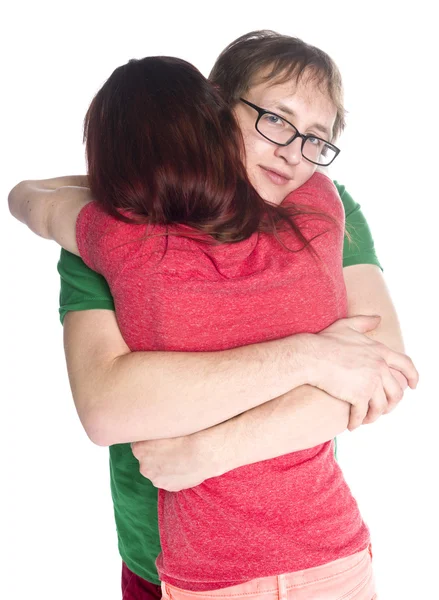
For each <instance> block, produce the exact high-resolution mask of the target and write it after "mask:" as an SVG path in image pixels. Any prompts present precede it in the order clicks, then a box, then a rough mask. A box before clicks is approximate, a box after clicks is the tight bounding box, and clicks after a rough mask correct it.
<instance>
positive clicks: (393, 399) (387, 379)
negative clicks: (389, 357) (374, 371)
mask: <svg viewBox="0 0 439 600" xmlns="http://www.w3.org/2000/svg"><path fill="white" fill-rule="evenodd" d="M394 372H395V373H398V374H399V377H400V378H401V379H402V380H403V381H406V379H405V377H404V376H403V375H401V373H399V371H394ZM382 377H383V386H384V391H385V394H386V397H387V407H386V409H385V411H384V413H385V414H387V413H389V412H391V411H392V410H393V409H394V408H395V407H396V406H397V404H398V403H399V402H400V401H401V400H402V398H403V396H404V389H403V388H402V387H401V385H400V383H399V381H398V379H397V378H395V377H394V376H393V375H392V373H391V371H390V369H387V372H386V373H384V374H383V376H382Z"/></svg>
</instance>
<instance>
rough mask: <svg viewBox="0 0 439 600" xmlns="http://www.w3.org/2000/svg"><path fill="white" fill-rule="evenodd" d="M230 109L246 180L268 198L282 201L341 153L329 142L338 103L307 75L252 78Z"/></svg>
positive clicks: (278, 202) (270, 200) (276, 202)
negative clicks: (240, 143)
mask: <svg viewBox="0 0 439 600" xmlns="http://www.w3.org/2000/svg"><path fill="white" fill-rule="evenodd" d="M234 110H235V115H236V117H237V119H238V122H239V125H240V127H241V130H242V133H243V137H244V143H245V151H246V157H245V159H246V167H247V172H248V174H249V177H250V180H251V182H252V184H253V185H254V186H255V188H256V189H257V190H258V192H259V194H260V195H261V196H262V197H263V198H264V199H265V200H267V201H269V202H272V203H274V204H280V203H281V202H282V200H283V199H284V198H285V197H286V196H287V195H288V194H289V193H290V192H292V191H294V190H295V189H297V188H298V187H300V186H301V185H302V184H304V183H305V181H307V180H308V179H309V178H310V177H311V175H312V174H313V173H314V172H315V170H316V169H317V167H318V166H319V165H321V166H327V165H329V164H330V163H331V162H332V161H333V160H334V159H335V158H336V156H337V154H338V152H339V150H338V148H337V147H336V146H334V145H333V143H332V142H331V138H332V128H333V126H334V122H335V118H336V114H337V111H336V107H335V106H334V104H333V103H332V101H331V99H330V98H329V96H327V95H326V94H325V93H324V92H323V91H322V90H320V89H319V87H318V86H317V85H316V84H315V83H313V82H312V80H311V79H309V78H306V77H303V78H302V80H301V81H300V82H299V83H298V84H296V82H293V81H289V82H287V83H281V84H273V83H270V82H268V83H267V82H262V83H256V85H254V86H252V87H251V88H250V89H249V90H248V91H247V92H246V94H245V95H244V96H243V97H242V100H240V101H239V102H238V104H237V105H236V106H235V109H234Z"/></svg>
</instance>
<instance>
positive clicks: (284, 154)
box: [274, 137, 302, 165]
mask: <svg viewBox="0 0 439 600" xmlns="http://www.w3.org/2000/svg"><path fill="white" fill-rule="evenodd" d="M274 154H275V156H277V157H279V158H283V159H284V160H285V162H287V163H288V164H289V165H298V164H299V163H300V161H301V160H302V140H301V138H300V137H297V138H296V139H295V140H294V141H293V142H291V144H288V146H277V147H276V150H275V151H274Z"/></svg>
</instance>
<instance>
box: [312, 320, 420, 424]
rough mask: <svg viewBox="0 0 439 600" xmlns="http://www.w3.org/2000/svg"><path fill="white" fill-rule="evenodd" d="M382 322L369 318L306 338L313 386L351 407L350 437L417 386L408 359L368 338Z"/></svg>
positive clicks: (344, 322)
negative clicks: (405, 390)
mask: <svg viewBox="0 0 439 600" xmlns="http://www.w3.org/2000/svg"><path fill="white" fill-rule="evenodd" d="M379 321H380V317H371V316H357V317H350V318H347V319H340V320H339V321H336V322H335V323H333V324H332V325H331V326H330V327H328V328H326V329H324V330H323V331H321V332H320V333H319V334H317V335H314V336H312V339H311V340H309V337H308V340H309V341H308V343H309V344H310V346H309V347H308V352H307V355H308V363H309V365H311V371H310V372H309V373H308V379H309V384H310V385H314V386H315V387H318V388H320V389H322V390H324V391H326V392H327V393H328V394H331V396H334V397H336V398H339V399H341V400H344V401H346V402H349V403H350V404H352V409H351V416H350V421H349V426H348V429H349V430H351V431H352V430H353V429H355V428H356V427H358V426H359V425H361V424H362V423H363V422H367V423H372V422H373V421H375V420H376V419H377V418H378V417H379V416H380V415H382V414H384V413H386V412H389V411H390V410H392V409H393V408H394V407H395V406H396V404H397V403H398V402H399V401H400V400H401V398H402V396H403V388H404V386H405V382H407V383H408V385H409V386H410V387H411V388H413V389H414V388H415V387H416V385H417V383H418V373H417V371H416V368H415V366H414V365H413V362H412V361H411V359H410V358H409V357H408V356H406V355H405V354H402V353H399V352H395V351H393V350H391V349H390V348H388V347H387V346H386V345H384V344H382V343H380V342H377V341H375V340H373V339H371V338H369V337H367V336H366V335H365V333H367V332H368V331H372V330H373V329H375V328H376V327H377V326H378V324H379ZM313 358H314V361H313V360H312V359H313ZM391 369H393V372H392V370H391ZM396 373H398V375H396ZM366 415H367V416H366ZM365 419H366V421H365Z"/></svg>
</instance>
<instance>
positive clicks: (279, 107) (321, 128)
mask: <svg viewBox="0 0 439 600" xmlns="http://www.w3.org/2000/svg"><path fill="white" fill-rule="evenodd" d="M274 108H275V109H276V110H280V111H282V112H284V113H286V114H287V115H288V116H289V117H293V119H294V118H295V117H296V113H295V112H294V111H293V110H291V108H288V106H285V104H282V103H281V102H278V103H277V104H276V105H275V106H274ZM309 129H317V130H318V131H320V133H322V134H323V135H326V136H327V138H328V139H330V138H331V135H332V134H331V132H330V131H329V130H328V129H327V128H326V127H325V126H324V125H320V123H314V124H313V125H311V127H309Z"/></svg>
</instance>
